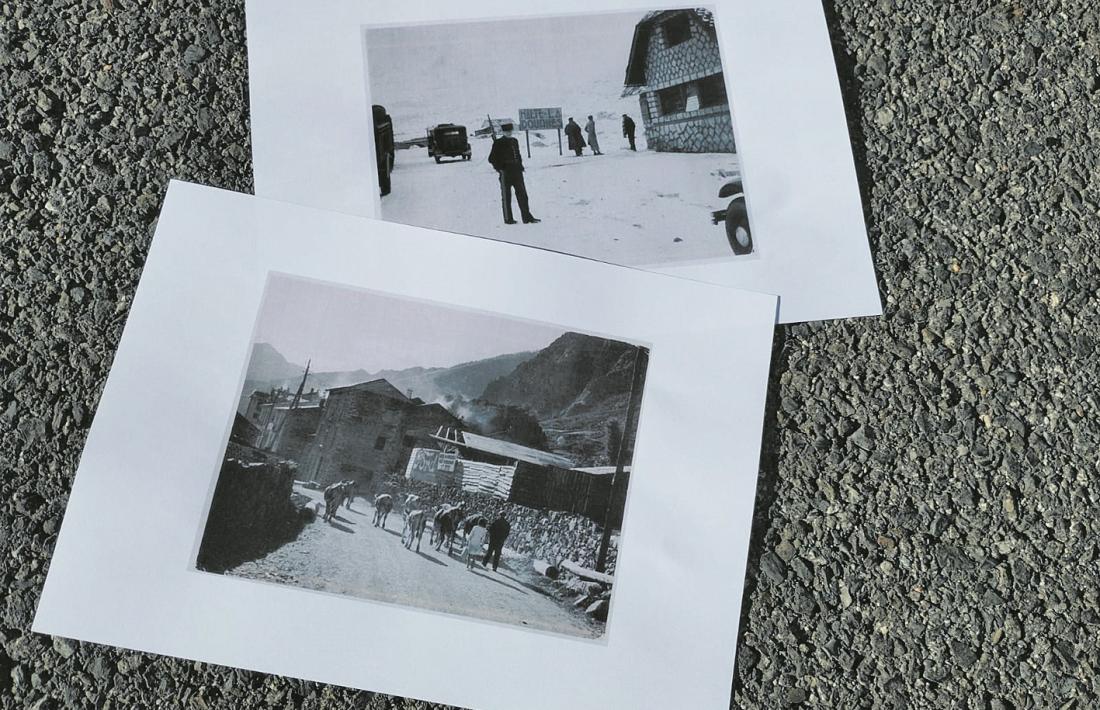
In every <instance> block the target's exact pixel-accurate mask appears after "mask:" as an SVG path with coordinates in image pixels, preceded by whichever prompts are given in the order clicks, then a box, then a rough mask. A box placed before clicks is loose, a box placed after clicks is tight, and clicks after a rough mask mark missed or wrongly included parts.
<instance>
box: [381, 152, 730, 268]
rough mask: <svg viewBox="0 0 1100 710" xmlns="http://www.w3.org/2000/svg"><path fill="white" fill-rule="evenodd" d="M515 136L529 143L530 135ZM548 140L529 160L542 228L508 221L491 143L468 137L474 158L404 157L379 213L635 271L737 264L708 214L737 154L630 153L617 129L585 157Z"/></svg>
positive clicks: (530, 183) (722, 202) (528, 176)
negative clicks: (728, 261)
mask: <svg viewBox="0 0 1100 710" xmlns="http://www.w3.org/2000/svg"><path fill="white" fill-rule="evenodd" d="M517 138H518V139H519V141H520V145H521V146H523V145H524V136H523V134H518V135H517ZM543 141H544V142H545V143H546V145H544V146H536V145H535V142H536V138H535V136H534V134H532V157H531V158H530V159H528V158H526V157H525V158H524V165H525V166H526V175H525V182H526V184H527V191H528V194H529V195H530V198H531V212H532V213H533V214H534V215H535V216H536V217H538V218H540V219H541V220H542V223H541V224H533V225H526V224H516V225H505V224H504V223H503V218H502V216H501V205H500V187H499V183H498V182H497V177H496V173H495V172H494V171H493V169H492V167H491V166H490V165H489V164H488V163H487V162H486V157H487V155H488V152H489V148H490V147H491V142H490V140H489V139H486V138H471V139H470V145H471V147H472V149H473V158H472V159H471V160H470V161H461V160H458V161H446V162H444V163H442V164H438V165H437V164H436V163H435V161H434V160H432V159H431V158H429V157H428V154H427V151H426V150H425V149H423V148H415V147H414V148H410V149H408V150H400V151H398V152H397V160H396V167H395V169H394V172H393V176H392V181H393V192H392V193H391V194H390V195H388V196H386V197H385V198H383V199H382V217H383V218H384V219H387V220H391V221H395V222H402V223H405V224H413V225H417V226H421V227H431V228H434V229H443V230H446V231H451V232H460V233H463V234H473V235H476V236H481V237H489V238H492V239H500V240H504V241H509V242H514V243H517V244H526V245H529V246H536V247H542V248H546V249H553V250H556V251H562V252H566V253H570V254H577V255H580V256H586V257H589V258H592V259H599V260H601V261H607V262H611V263H616V264H625V265H630V266H650V265H653V266H656V265H665V264H673V263H687V262H700V261H711V260H716V259H730V258H738V257H734V256H733V253H732V252H731V251H730V248H729V244H728V242H727V241H726V237H725V232H724V227H723V225H721V224H719V225H714V224H711V221H710V213H711V211H713V210H717V209H722V208H724V207H725V206H726V205H725V202H726V201H725V200H722V199H719V198H718V189H719V188H720V187H721V186H722V184H723V183H724V182H725V181H726V179H727V178H725V177H723V176H724V175H733V174H739V172H740V167H739V163H738V158H737V156H736V155H733V154H727V153H657V152H650V151H645V150H639V151H638V152H632V151H629V150H626V149H625V148H624V147H623V146H622V145H620V143H622V142H623V141H624V139H622V138H616V136H615V135H614V133H610V134H606V135H603V136H601V145H602V148H603V151H604V154H603V155H599V156H596V155H592V154H591V153H590V152H589V151H588V149H585V154H584V156H582V157H579V158H578V157H576V156H575V155H573V154H572V153H570V152H569V151H568V150H566V155H565V156H564V157H563V156H559V155H558V145H557V134H556V133H547V135H546V136H545V137H544V139H543ZM543 141H540V142H543ZM517 218H518V211H517ZM740 258H744V257H740Z"/></svg>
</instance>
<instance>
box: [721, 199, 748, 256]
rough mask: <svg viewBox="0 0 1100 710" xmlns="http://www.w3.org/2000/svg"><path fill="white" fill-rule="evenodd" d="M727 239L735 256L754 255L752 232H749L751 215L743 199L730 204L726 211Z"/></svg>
mask: <svg viewBox="0 0 1100 710" xmlns="http://www.w3.org/2000/svg"><path fill="white" fill-rule="evenodd" d="M726 238H727V239H728V240H729V243H730V248H731V249H733V253H734V254H737V255H743V254H751V253H752V248H753V245H752V232H751V231H750V230H749V215H748V211H747V210H746V209H745V199H744V198H743V197H739V198H737V199H735V200H733V201H732V202H730V205H729V208H728V209H727V210H726Z"/></svg>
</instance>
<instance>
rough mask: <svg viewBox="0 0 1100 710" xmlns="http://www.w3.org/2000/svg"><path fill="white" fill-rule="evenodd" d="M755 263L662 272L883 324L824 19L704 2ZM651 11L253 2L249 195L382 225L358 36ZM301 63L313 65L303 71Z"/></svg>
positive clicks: (602, 5) (488, 2)
mask: <svg viewBox="0 0 1100 710" xmlns="http://www.w3.org/2000/svg"><path fill="white" fill-rule="evenodd" d="M701 5H702V6H705V7H707V8H710V9H712V11H713V12H714V13H715V21H716V26H717V28H718V32H719V38H720V41H721V42H722V61H723V66H724V67H725V77H726V84H727V93H728V95H729V96H730V101H731V106H732V114H733V121H734V133H735V137H736V140H737V146H738V148H737V153H738V157H739V160H740V163H741V167H742V172H743V174H744V176H745V177H744V181H745V188H746V195H747V198H746V199H747V203H748V206H749V210H750V214H749V219H750V223H751V225H752V230H753V234H754V238H755V241H756V242H757V244H758V249H759V250H760V251H759V254H758V258H748V259H741V258H734V259H724V260H718V261H713V262H712V261H707V262H703V263H698V264H687V265H670V266H665V267H661V268H659V269H656V270H657V271H660V272H661V273H668V274H672V275H677V276H683V277H687V278H692V279H696V280H701V281H709V282H712V283H716V284H720V285H725V286H733V287H737V288H744V289H749V290H756V291H761V292H764V293H775V294H777V295H778V296H779V297H780V308H779V317H778V321H779V322H782V323H789V322H800V321H810V320H823V319H830V318H845V317H857V316H874V315H881V313H882V303H881V299H880V296H879V292H878V285H877V281H876V278H875V271H874V265H873V263H872V260H871V253H870V246H869V244H868V240H867V231H866V226H865V224H864V219H863V207H862V202H861V198H860V194H859V186H858V182H857V179H856V173H855V165H854V162H853V156H852V151H851V144H850V139H849V135H848V127H847V122H846V118H845V112H844V106H843V102H842V100H841V96H840V86H839V81H838V78H837V74H836V65H835V62H834V59H833V55H832V46H831V44H830V40H829V34H828V29H827V27H826V24H825V15H824V9H823V8H822V6H821V5H820V4H819V3H806V2H804V1H803V0H775V1H774V2H769V3H760V2H754V1H753V0H711V1H710V2H703V3H701ZM666 7H667V8H674V7H690V6H688V5H682V4H679V3H674V4H671V5H658V4H655V3H652V2H649V1H647V2H644V3H639V2H636V1H632V0H559V1H558V2H555V3H554V8H553V12H552V13H547V12H545V11H536V12H534V13H532V10H531V9H530V7H529V6H524V5H522V4H517V3H514V2H511V1H510V0H470V1H469V2H464V3H453V2H447V1H446V0H423V1H422V2H417V3H409V2H404V0H339V2H335V3H330V4H327V5H326V7H325V11H324V12H319V11H317V10H316V8H313V7H312V6H309V5H302V4H301V3H296V2H294V1H293V0H247V2H246V9H247V19H248V32H247V36H248V47H249V82H250V83H249V87H250V106H251V114H252V147H253V165H254V171H255V187H256V194H257V195H259V196H261V197H269V198H273V199H279V200H285V201H289V202H296V203H298V204H305V205H310V206H314V207H321V208H325V209H332V210H336V211H340V212H345V213H348V214H357V215H361V216H367V217H377V216H378V215H379V210H380V202H379V198H378V189H377V175H376V170H375V163H374V158H373V156H374V153H373V149H372V143H373V132H372V131H371V130H370V125H371V116H370V105H371V99H370V92H369V86H368V84H369V81H368V73H367V67H366V57H365V55H366V49H365V44H364V39H363V28H364V26H372V27H373V26H380V25H391V26H392V25H408V24H421V23H427V22H432V23H440V22H451V21H467V20H474V19H479V20H487V19H515V18H522V17H528V16H531V17H534V16H540V17H541V16H547V15H551V14H552V15H568V14H591V13H596V12H621V11H636V10H641V11H644V10H648V9H654V8H666ZM306 57H308V61H307V60H306V59H305V58H306Z"/></svg>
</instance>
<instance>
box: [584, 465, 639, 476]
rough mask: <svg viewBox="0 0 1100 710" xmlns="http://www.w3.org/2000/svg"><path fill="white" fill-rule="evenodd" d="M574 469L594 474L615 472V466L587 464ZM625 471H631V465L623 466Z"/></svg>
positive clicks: (602, 474) (603, 474) (600, 474)
mask: <svg viewBox="0 0 1100 710" xmlns="http://www.w3.org/2000/svg"><path fill="white" fill-rule="evenodd" d="M573 470H574V471H579V472H580V473H590V474H592V475H594V476H609V475H611V474H613V473H615V467H614V466H585V467H583V468H575V469H573ZM623 472H624V473H630V467H629V466H623Z"/></svg>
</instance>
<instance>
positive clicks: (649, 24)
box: [622, 7, 717, 96]
mask: <svg viewBox="0 0 1100 710" xmlns="http://www.w3.org/2000/svg"><path fill="white" fill-rule="evenodd" d="M677 12H690V13H693V14H694V15H695V16H696V17H697V18H699V21H700V22H702V23H703V26H704V27H706V28H707V29H708V30H709V31H710V32H711V34H717V33H716V31H715V29H714V14H713V13H712V12H711V11H710V10H706V9H703V8H701V7H697V8H694V9H684V10H652V11H650V12H647V13H646V14H645V15H644V16H643V17H642V19H640V20H638V24H637V25H635V26H634V39H633V41H632V42H631V43H630V58H629V59H628V60H627V63H626V79H624V80H623V94H622V95H623V96H630V95H632V94H638V93H641V92H642V91H645V69H646V67H645V58H646V50H647V49H648V48H649V36H650V33H651V32H652V30H653V26H654V25H655V24H657V22H658V21H659V20H661V19H663V18H664V17H665V16H667V15H671V14H675V13H677Z"/></svg>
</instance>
